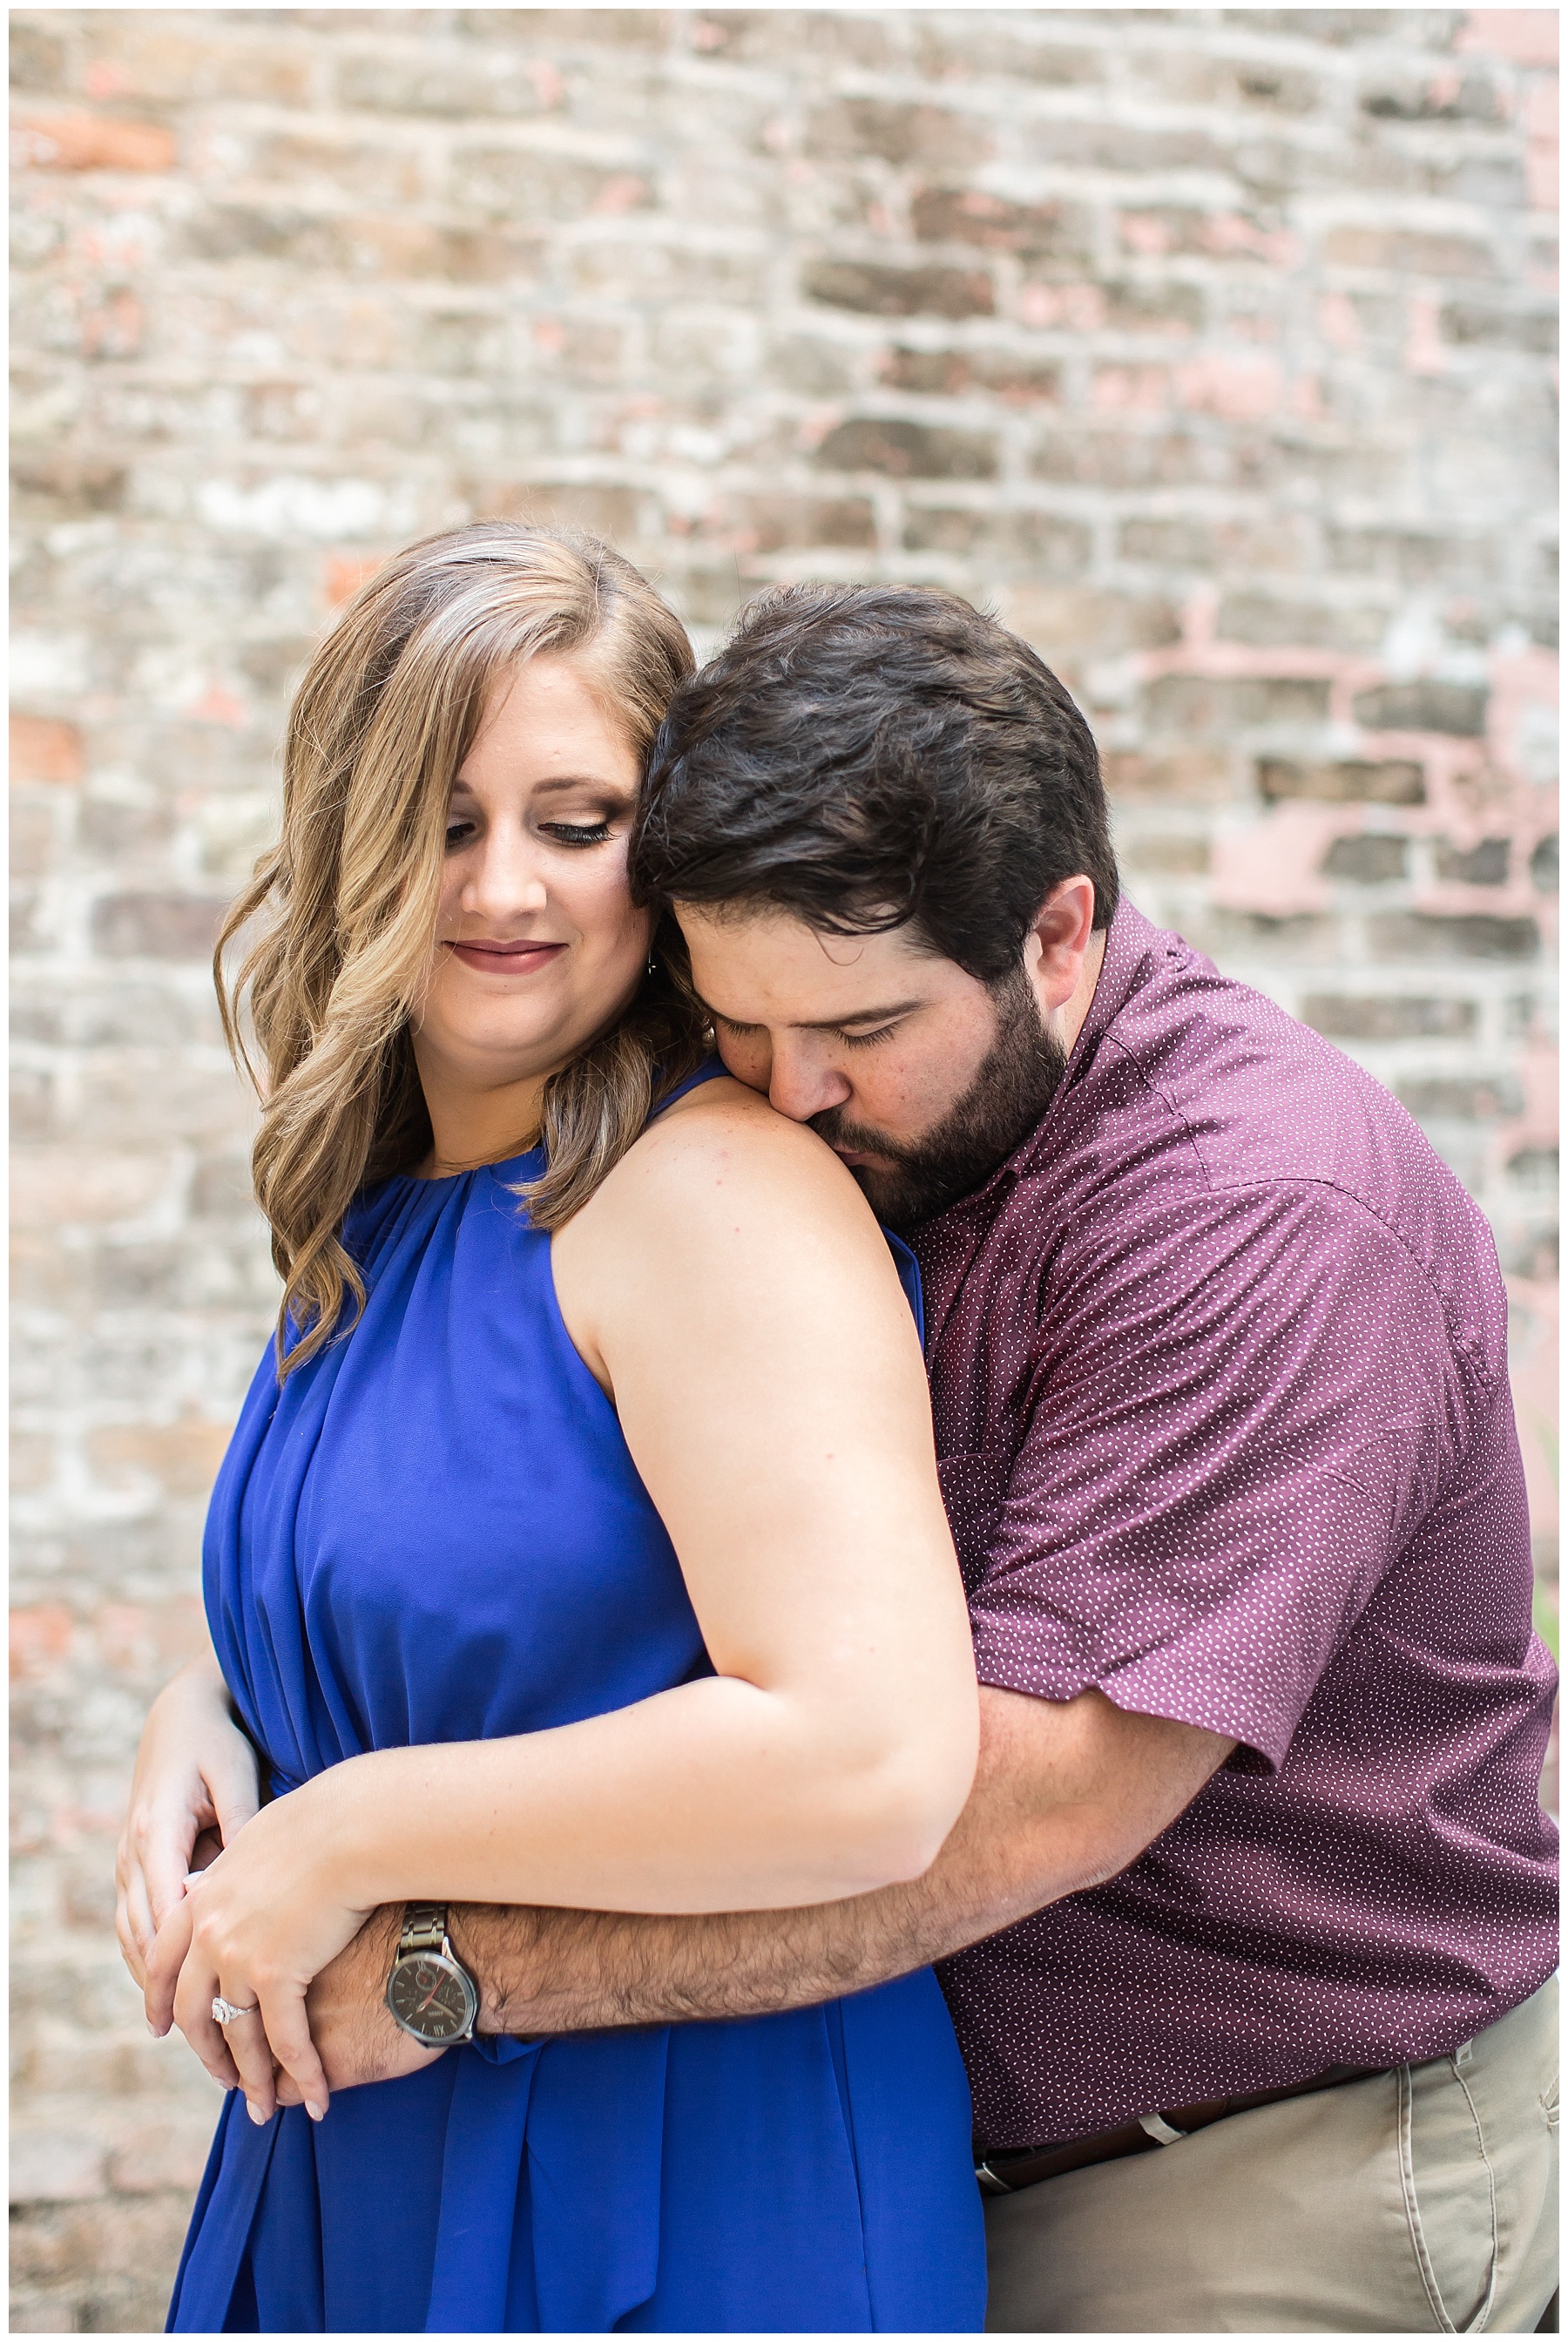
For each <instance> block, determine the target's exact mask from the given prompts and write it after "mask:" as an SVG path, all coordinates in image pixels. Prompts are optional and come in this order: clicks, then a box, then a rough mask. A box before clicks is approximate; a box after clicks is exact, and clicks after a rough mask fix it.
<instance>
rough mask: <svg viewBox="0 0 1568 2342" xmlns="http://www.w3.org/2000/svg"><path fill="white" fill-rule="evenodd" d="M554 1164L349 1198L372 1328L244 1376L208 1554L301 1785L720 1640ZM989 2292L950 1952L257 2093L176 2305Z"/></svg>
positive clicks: (603, 1684) (769, 2313) (543, 1707)
mask: <svg viewBox="0 0 1568 2342" xmlns="http://www.w3.org/2000/svg"><path fill="white" fill-rule="evenodd" d="M714 1070H717V1069H716V1068H715V1069H714ZM699 1078H702V1076H699ZM540 1167H541V1164H540V1159H539V1157H538V1156H534V1155H524V1156H518V1157H516V1158H515V1159H514V1160H513V1161H511V1162H509V1163H503V1164H497V1165H493V1166H488V1167H487V1168H485V1169H483V1170H479V1171H473V1172H465V1173H464V1174H462V1175H461V1176H458V1177H455V1178H450V1179H440V1180H415V1179H409V1178H394V1179H390V1180H388V1181H386V1182H385V1184H384V1185H382V1186H379V1187H378V1188H376V1189H375V1191H374V1192H373V1193H371V1194H370V1195H369V1196H367V1197H366V1198H365V1199H364V1201H363V1202H362V1203H361V1204H360V1205H359V1206H356V1208H355V1211H354V1213H353V1214H352V1215H351V1216H350V1220H349V1223H348V1226H347V1228H346V1230H345V1236H346V1241H347V1243H348V1245H349V1246H350V1248H351V1249H352V1251H353V1253H354V1255H355V1257H356V1258H357V1259H358V1261H359V1262H360V1264H361V1266H362V1268H363V1271H364V1274H365V1283H366V1286H367V1300H366V1305H365V1311H364V1314H363V1315H362V1316H361V1317H360V1319H359V1321H358V1322H357V1324H356V1325H355V1326H354V1329H353V1331H352V1332H351V1333H350V1334H349V1335H348V1336H346V1338H345V1339H342V1340H340V1341H337V1342H335V1343H334V1344H332V1345H331V1346H329V1347H328V1348H327V1349H326V1350H325V1351H324V1352H323V1353H321V1354H320V1355H319V1356H317V1357H315V1358H314V1359H312V1360H310V1361H308V1362H307V1363H306V1364H305V1366H302V1367H301V1368H300V1369H299V1370H298V1371H297V1372H296V1373H295V1374H294V1375H291V1376H290V1377H289V1378H288V1381H287V1382H286V1384H285V1386H284V1387H283V1388H282V1390H281V1391H280V1389H279V1387H278V1383H277V1376H276V1373H275V1367H274V1364H273V1361H272V1358H271V1356H270V1355H269V1356H268V1357H267V1358H265V1359H264V1361H263V1363H262V1365H261V1367H260V1368H259V1370H258V1372H257V1374H256V1377H255V1382H254V1383H253V1385H252V1386H251V1390H250V1394H249V1396H248V1397H247V1399H246V1401H245V1409H244V1412H243V1414H242V1416H241V1418H240V1422H239V1425H238V1427H237V1429H236V1431H235V1436H234V1440H233V1443H232V1445H231V1446H230V1448H229V1451H228V1454H227V1456H226V1458H225V1463H224V1466H223V1469H222V1471H221V1473H220V1475H219V1477H218V1481H217V1486H216V1487H215V1491H214V1496H213V1503H212V1509H211V1513H210V1516H209V1519H208V1525H207V1535H206V1544H205V1565H204V1568H205V1595H206V1605H207V1613H208V1617H209V1620H210V1623H211V1626H212V1630H213V1636H214V1641H215V1647H216V1650H217V1654H218V1657H219V1660H220V1663H221V1664H222V1666H223V1670H224V1674H225V1677H226V1679H227V1682H228V1685H229V1687H230V1690H231V1692H232V1693H233V1695H234V1698H235V1704H236V1706H237V1707H238V1709H239V1712H240V1714H241V1715H242V1716H243V1717H244V1719H245V1725H246V1727H247V1729H248V1730H249V1731H250V1733H251V1734H252V1736H253V1737H254V1738H255V1742H256V1745H257V1746H258V1748H259V1749H260V1750H261V1751H262V1752H263V1754H264V1756H265V1760H266V1762H267V1763H268V1765H269V1766H270V1767H271V1772H272V1778H273V1783H274V1786H275V1789H276V1790H277V1791H278V1792H279V1793H286V1792H287V1791H288V1790H289V1789H290V1788H293V1787H296V1786H298V1785H299V1784H300V1783H301V1782H304V1781H306V1780H309V1779H311V1778H312V1777H314V1776H315V1775H316V1774H318V1773H321V1772H323V1771H325V1768H326V1767H328V1766H331V1765H335V1764H336V1763H338V1762H340V1761H341V1760H342V1759H343V1758H345V1757H352V1756H355V1755H357V1754H359V1753H361V1752H362V1751H365V1750H367V1749H373V1748H386V1747H401V1746H409V1745H413V1744H421V1743H425V1742H432V1741H447V1740H474V1739H484V1738H489V1737H491V1736H496V1735H502V1734H511V1733H522V1732H532V1731H539V1730H543V1729H545V1728H547V1727H548V1726H553V1725H560V1724H569V1723H572V1722H574V1721H575V1720H577V1719H579V1718H581V1717H584V1716H595V1715H600V1714H604V1713H605V1712H607V1711H608V1710H611V1709H614V1708H619V1707H624V1706H627V1705H628V1704H629V1703H631V1702H632V1701H634V1700H639V1699H643V1698H645V1697H647V1696H650V1695H651V1694H653V1693H654V1692H658V1691H663V1690H666V1689H668V1688H669V1687H670V1686H673V1685H676V1684H680V1683H684V1682H686V1681H688V1680H689V1679H691V1678H692V1677H694V1676H699V1675H702V1674H704V1673H707V1672H708V1671H709V1661H708V1658H707V1656H706V1653H705V1652H704V1647H703V1642H702V1637H701V1635H700V1633H699V1631H698V1627H697V1623H696V1619H695V1617H694V1614H693V1611H692V1608H691V1605H690V1603H689V1602H688V1600H687V1598H686V1593H685V1587H684V1583H683V1580H682V1577H681V1572H680V1567H679V1565H678V1563H677V1561H676V1558H675V1555H674V1548H673V1547H672V1546H671V1544H670V1540H669V1538H668V1536H666V1534H665V1532H664V1526H663V1525H662V1523H661V1522H660V1520H659V1517H658V1515H657V1514H656V1513H655V1511H654V1506H653V1504H652V1502H651V1500H650V1498H649V1496H648V1494H647V1491H646V1489H645V1488H644V1486H643V1483H642V1481H641V1479H640V1477H639V1476H638V1473H637V1470H636V1466H634V1463H633V1461H632V1458H631V1456H630V1454H629V1453H628V1450H627V1448H626V1445H625V1442H624V1439H623V1438H622V1436H621V1431H620V1426H619V1424H618V1422H617V1420H616V1416H615V1412H614V1407H613V1406H611V1404H610V1402H609V1401H608V1399H606V1397H605V1396H604V1393H603V1392H602V1391H601V1390H600V1388H599V1386H598V1385H597V1384H596V1383H595V1382H594V1378H593V1376H591V1375H590V1374H589V1372H588V1370H587V1368H586V1367H585V1366H584V1364H583V1362H582V1360H581V1359H580V1357H579V1356H578V1355H577V1353H576V1351H575V1349H574V1347H573V1345H572V1342H571V1339H570V1337H569V1336H568V1334H567V1332H566V1329H565V1326H564V1323H563V1321H562V1317H561V1314H560V1309H559V1307H558V1305H557V1303H556V1298H555V1291H554V1280H553V1277H552V1273H551V1262H550V1240H549V1237H548V1236H547V1235H545V1234H544V1233H543V1232H541V1231H538V1230H536V1229H534V1228H533V1227H531V1226H530V1225H529V1223H528V1221H527V1218H526V1216H525V1212H524V1207H523V1206H522V1205H521V1204H520V1202H519V1199H518V1197H517V1196H516V1194H515V1193H514V1189H515V1187H516V1186H517V1184H518V1183H519V1182H520V1181H523V1180H526V1179H527V1178H529V1177H531V1176H537V1173H538V1171H539V1169H540ZM895 1251H896V1252H897V1253H898V1254H899V1255H900V1256H901V1257H900V1266H901V1271H902V1273H904V1277H905V1284H906V1289H908V1290H910V1292H911V1297H912V1300H914V1303H915V1306H916V1307H917V1308H918V1282H917V1278H916V1272H915V1270H914V1262H913V1259H912V1258H911V1257H910V1256H908V1255H907V1254H906V1253H904V1250H903V1247H902V1246H896V1245H895ZM984 2298H985V2278H984V2233H983V2226H982V2216H981V2207H980V2201H979V2197H978V2195H977V2192H976V2189H975V2185H974V2173H973V2168H972V2162H971V2152H970V2106H969V2092H968V2086H967V2083H966V2081H965V2078H964V2069H963V2065H962V2062H961V2060H960V2058H959V2055H958V2051H957V2047H956V2046H955V2043H954V2035H953V2028H952V2026H951V2023H950V2021H949V2019H948V2016H947V2012H946V2008H945V2007H944V2002H943V1999H942V1996H941V1994H940V1992H939V1990H938V1988H937V1986H936V1983H935V1980H934V1977H932V1975H931V1973H930V1971H929V1970H928V1969H922V1970H921V1971H919V1972H918V1973H917V1974H915V1975H914V1976H910V1977H904V1978H902V1979H900V1980H899V1981H897V1982H895V1983H893V1984H889V1985H884V1986H882V1987H878V1988H876V1989H875V1990H874V1991H870V1992H864V1993H859V1994H855V1995H854V1996H852V1997H848V1998H845V1999H843V2000H838V2001H834V2002H830V2003H828V2004H827V2005H825V2006H824V2007H815V2008H807V2009H800V2010H795V2011H792V2012H790V2013H787V2014H784V2015H780V2016H774V2017H754V2018H748V2019H745V2020H744V2021H739V2022H734V2023H720V2024H701V2025H681V2026H657V2027H647V2028H644V2029H638V2030H634V2031H621V2032H606V2033H597V2034H584V2035H576V2036H573V2035H567V2036H563V2037H559V2038H557V2039H554V2040H548V2041H545V2042H544V2043H542V2044H530V2043H523V2042H518V2041H513V2040H492V2039H485V2040H478V2041H474V2042H472V2043H469V2044H468V2045H466V2046H465V2047H461V2048H457V2049H454V2050H449V2051H448V2052H447V2053H446V2055H445V2056H444V2057H441V2058H439V2059H438V2060H437V2061H436V2062H435V2063H434V2064H433V2065H431V2066H429V2067H426V2068H425V2069H424V2070H423V2071H422V2072H420V2073H418V2074H415V2075H412V2076H409V2077H404V2078H403V2079H401V2080H396V2081H388V2082H379V2083H374V2084H370V2085H367V2086H365V2087H363V2088H360V2089H355V2090H345V2091H343V2092H341V2093H340V2094H338V2095H336V2096H335V2097H334V2098H333V2101H332V2104H331V2107H330V2108H329V2109H328V2112H327V2115H326V2118H325V2121H324V2122H322V2123H321V2124H319V2125H316V2124H313V2123H312V2122H311V2121H310V2119H309V2117H307V2116H306V2114H305V2110H304V2108H303V2107H291V2108H287V2109H285V2110H284V2111H283V2112H282V2113H280V2114H279V2115H277V2116H276V2117H275V2118H274V2120H273V2121H272V2122H271V2123H270V2124H268V2125H267V2126H266V2127H265V2129H262V2128H258V2127H255V2125H253V2124H252V2123H251V2122H250V2121H249V2120H248V2119H247V2117H246V2114H245V2106H244V2102H243V2100H242V2098H241V2097H240V2095H239V2094H238V2093H237V2092H235V2093H232V2094H231V2095H230V2096H229V2097H227V2098H226V2099H225V2103H224V2107H223V2110H222V2113H221V2115H220V2117H219V2120H218V2127H217V2135H216V2137H215V2140H214V2142H213V2147H212V2153H211V2156H210V2157H209V2159H208V2164H207V2168H206V2173H205V2177H204V2178H203V2181H202V2185H201V2189H200V2192H199V2195H198V2197H197V2199H196V2206H195V2213H194V2216H193V2217H192V2222H191V2228H190V2234H189V2236H188V2237H187V2239H186V2243H185V2255H184V2257H183V2259H182V2262H181V2265H180V2270H179V2275H178V2277H177V2279H176V2282H175V2294H174V2299H173V2303H172V2305H171V2308H170V2313H169V2330H170V2331H171V2332H176V2333H218V2332H242V2333H243V2332H248V2333H257V2332H260V2333H315V2332H331V2333H344V2332H356V2331H357V2332H369V2333H417V2332H422V2331H423V2332H429V2333H535V2332H544V2333H609V2332H625V2333H654V2332H706V2333H722V2332H735V2331H741V2332H746V2331H750V2332H774V2333H788V2332H809V2331H816V2332H834V2333H861V2332H881V2331H890V2330H892V2331H897V2330H903V2331H919V2332H965V2331H977V2330H979V2329H980V2328H981V2327H983V2325H984Z"/></svg>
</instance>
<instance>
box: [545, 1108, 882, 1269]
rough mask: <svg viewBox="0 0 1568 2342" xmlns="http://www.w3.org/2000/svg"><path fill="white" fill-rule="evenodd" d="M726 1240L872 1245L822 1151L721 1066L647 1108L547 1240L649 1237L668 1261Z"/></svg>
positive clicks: (853, 1198) (841, 1177) (846, 1181)
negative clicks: (593, 1186) (612, 1162)
mask: <svg viewBox="0 0 1568 2342" xmlns="http://www.w3.org/2000/svg"><path fill="white" fill-rule="evenodd" d="M737 1240H739V1242H740V1245H741V1246H742V1249H743V1250H749V1249H751V1248H752V1247H754V1246H755V1247H757V1248H759V1249H760V1250H762V1251H764V1252H765V1253H767V1254H769V1255H771V1256H773V1257H774V1259H775V1260H777V1259H779V1258H780V1257H782V1256H785V1255H788V1254H790V1253H792V1252H796V1251H798V1249H799V1248H800V1247H801V1246H810V1247H814V1248H819V1249H820V1247H821V1246H823V1245H824V1244H826V1245H828V1246H832V1247H833V1248H834V1250H840V1249H841V1248H847V1249H848V1250H849V1251H850V1252H852V1253H853V1252H854V1251H857V1250H861V1249H863V1248H864V1249H875V1250H876V1251H878V1252H880V1251H882V1250H883V1249H884V1247H883V1245H882V1239H881V1236H880V1234H879V1232H878V1230H877V1226H876V1223H875V1220H874V1218H873V1216H872V1214H871V1210H870V1207H869V1206H868V1205H867V1204H866V1201H865V1199H864V1196H862V1194H861V1192H860V1189H859V1188H858V1186H856V1185H855V1183H854V1179H853V1178H852V1177H851V1176H850V1174H849V1172H848V1171H847V1169H846V1168H845V1167H844V1165H843V1164H842V1163H841V1162H840V1161H839V1159H838V1157H837V1156H836V1155H834V1152H833V1149H832V1148H831V1147H830V1146H827V1145H826V1144H825V1143H824V1141H823V1140H822V1139H820V1138H819V1137H818V1136H817V1135H816V1133H815V1132H814V1130H811V1129H808V1128H807V1127H806V1126H805V1125H804V1123H797V1122H791V1121H789V1120H788V1119H787V1118H786V1117H785V1116H784V1115H781V1114H778V1113H775V1112H774V1108H773V1107H772V1106H770V1105H769V1104H768V1102H767V1100H766V1099H765V1098H764V1097H762V1096H759V1094H758V1093H757V1092H756V1091H755V1090H751V1089H748V1088H747V1087H746V1086H745V1085H744V1083H742V1082H737V1081H734V1080H732V1079H730V1078H729V1077H728V1076H722V1077H716V1078H715V1079H714V1080H713V1081H710V1082H704V1085H703V1086H702V1087H701V1088H700V1089H697V1090H693V1091H689V1092H688V1093H687V1095H686V1096H684V1098H681V1099H678V1100H677V1101H676V1103H675V1104H674V1106H671V1107H669V1108H668V1109H667V1111H666V1112H665V1113H664V1114H662V1115H659V1116H656V1117H655V1119H654V1121H652V1122H651V1123H650V1124H649V1125H648V1127H647V1129H646V1130H645V1131H644V1133H643V1135H642V1136H641V1137H640V1138H639V1139H638V1140H637V1142H636V1145H635V1146H633V1147H631V1148H630V1149H629V1150H628V1152H627V1153H626V1154H625V1155H624V1156H623V1157H622V1159H621V1161H620V1162H619V1163H617V1164H616V1166H615V1167H614V1170H613V1171H612V1172H611V1173H610V1174H609V1176H608V1177H607V1178H606V1179H605V1181H604V1185H603V1186H601V1187H600V1188H599V1189H598V1191H597V1193H596V1194H595V1195H594V1196H593V1197H592V1198H591V1199H590V1200H589V1202H588V1203H587V1204H585V1205H584V1207H583V1209H582V1211H581V1212H579V1213H578V1215H577V1216H576V1218H575V1219H574V1220H573V1221H571V1222H569V1223H568V1225H567V1226H566V1227H565V1228H564V1229H563V1230H562V1231H561V1234H560V1236H558V1237H557V1239H556V1243H557V1247H558V1248H560V1247H561V1246H563V1245H564V1246H565V1248H566V1249H567V1250H568V1251H579V1252H581V1251H586V1250H587V1249H589V1248H590V1242H591V1245H592V1247H593V1248H594V1249H599V1248H600V1247H604V1249H605V1250H606V1251H607V1252H609V1253H613V1254H616V1255H620V1256H624V1255H625V1253H626V1252H627V1251H628V1250H634V1251H636V1252H638V1253H645V1250H646V1248H647V1247H648V1246H654V1247H655V1248H656V1249H659V1250H662V1251H664V1253H665V1254H666V1255H667V1256H668V1257H667V1266H669V1267H670V1268H671V1269H672V1270H674V1269H676V1268H677V1264H678V1265H679V1266H685V1267H689V1266H693V1265H694V1262H695V1260H696V1259H697V1258H698V1257H700V1256H709V1257H712V1255H713V1250H714V1246H718V1247H720V1248H722V1249H723V1250H724V1252H726V1253H728V1252H732V1251H733V1249H734V1246H735V1244H736V1242H737Z"/></svg>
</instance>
